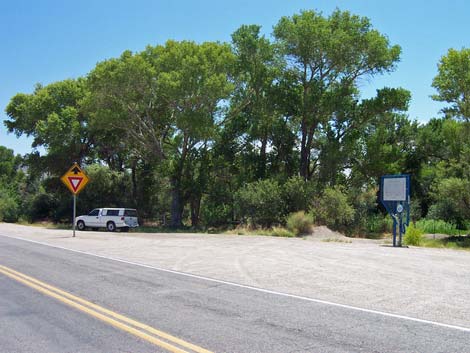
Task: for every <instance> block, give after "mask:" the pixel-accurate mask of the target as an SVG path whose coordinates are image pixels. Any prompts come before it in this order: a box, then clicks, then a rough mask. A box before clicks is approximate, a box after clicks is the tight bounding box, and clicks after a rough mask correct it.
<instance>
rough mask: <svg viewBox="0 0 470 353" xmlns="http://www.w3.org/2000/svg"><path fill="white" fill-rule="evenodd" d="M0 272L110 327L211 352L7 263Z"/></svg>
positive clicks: (179, 352) (185, 350) (173, 346)
mask: <svg viewBox="0 0 470 353" xmlns="http://www.w3.org/2000/svg"><path fill="white" fill-rule="evenodd" d="M0 273H2V274H4V275H5V276H7V277H9V278H11V279H14V280H16V281H18V282H20V283H23V284H24V285H26V286H28V287H31V288H33V289H35V290H37V291H38V292H41V293H43V294H45V295H48V296H50V297H52V298H55V299H57V300H59V301H60V302H62V303H64V304H67V305H69V306H71V307H73V308H75V309H78V310H80V311H82V312H84V313H87V314H89V315H91V316H93V317H95V318H97V319H99V320H101V321H103V322H105V323H107V324H109V325H111V326H114V327H116V328H118V329H121V330H123V331H125V332H127V333H130V334H132V335H134V336H137V337H140V338H141V339H143V340H145V341H147V342H150V343H152V344H154V345H157V346H159V347H162V348H164V349H166V350H168V351H170V352H173V353H190V352H197V353H212V352H210V351H208V350H206V349H204V348H201V347H199V346H196V345H194V344H191V343H189V342H186V341H183V340H182V339H179V338H177V337H174V336H172V335H170V334H168V333H165V332H162V331H160V330H157V329H155V328H153V327H151V326H148V325H146V324H143V323H141V322H139V321H136V320H133V319H130V318H128V317H126V316H124V315H121V314H118V313H115V312H114V311H111V310H108V309H106V308H103V307H101V306H99V305H96V304H93V303H91V302H89V301H87V300H85V299H82V298H79V297H77V296H75V295H73V294H70V293H68V292H65V291H63V290H61V289H59V288H56V287H53V286H51V285H49V284H47V283H44V282H41V281H39V280H37V279H35V278H33V277H30V276H27V275H25V274H23V273H21V272H18V271H15V270H13V269H11V268H8V267H6V266H3V265H0Z"/></svg>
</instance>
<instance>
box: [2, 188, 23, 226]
mask: <svg viewBox="0 0 470 353" xmlns="http://www.w3.org/2000/svg"><path fill="white" fill-rule="evenodd" d="M19 212H20V209H19V206H18V203H17V202H16V200H15V199H14V198H13V197H11V196H9V195H7V194H6V193H5V194H3V193H2V194H1V197H0V221H2V222H16V221H17V220H18V217H19Z"/></svg>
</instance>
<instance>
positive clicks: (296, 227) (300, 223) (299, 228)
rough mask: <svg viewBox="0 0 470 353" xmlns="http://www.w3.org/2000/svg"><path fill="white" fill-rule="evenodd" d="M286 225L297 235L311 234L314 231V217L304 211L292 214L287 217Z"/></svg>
mask: <svg viewBox="0 0 470 353" xmlns="http://www.w3.org/2000/svg"><path fill="white" fill-rule="evenodd" d="M286 225H287V229H289V230H290V231H291V232H292V233H294V234H295V235H302V234H309V233H310V232H311V231H312V226H313V217H312V215H310V214H305V212H304V211H298V212H295V213H291V214H290V215H289V216H288V217H287V222H286Z"/></svg>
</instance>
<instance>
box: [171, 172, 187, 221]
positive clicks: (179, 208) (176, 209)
mask: <svg viewBox="0 0 470 353" xmlns="http://www.w3.org/2000/svg"><path fill="white" fill-rule="evenodd" d="M171 184H172V188H171V220H170V227H171V228H180V227H182V226H183V209H184V205H183V200H182V197H181V190H180V182H179V180H176V179H172V180H171Z"/></svg>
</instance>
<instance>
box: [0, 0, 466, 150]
mask: <svg viewBox="0 0 470 353" xmlns="http://www.w3.org/2000/svg"><path fill="white" fill-rule="evenodd" d="M336 7H337V8H339V9H341V10H349V11H351V12H352V13H355V14H358V15H361V16H366V17H369V18H370V20H371V22H372V24H373V26H374V28H376V29H378V30H379V31H380V32H381V33H383V34H385V35H387V36H388V37H389V39H390V42H391V43H392V44H399V45H400V46H401V47H402V51H403V52H402V56H401V62H400V63H399V64H398V67H397V69H396V70H395V71H394V72H393V73H391V74H387V75H385V76H381V77H378V78H374V79H372V80H368V81H363V82H362V83H361V89H362V91H363V92H364V96H370V95H372V94H373V93H374V92H375V90H376V89H378V88H381V87H384V86H389V87H404V88H406V89H408V90H410V91H411V93H412V102H411V106H410V110H409V116H410V118H412V119H418V120H419V121H422V122H425V121H427V120H429V118H431V117H435V116H439V110H440V108H442V104H440V103H437V102H433V101H432V100H431V98H430V97H429V96H430V95H431V94H433V93H434V90H433V89H432V87H431V82H432V79H433V77H434V76H435V75H436V73H437V63H438V61H439V59H440V58H441V57H442V55H444V54H445V53H446V52H447V50H448V49H449V48H455V49H461V48H463V47H467V48H468V47H470V43H469V41H470V30H469V29H470V25H469V22H468V15H469V14H470V2H468V1H464V0H459V1H457V0H448V1H442V0H441V1H434V0H431V1H429V0H428V1H424V0H423V1H421V0H419V1H414V0H408V1H403V0H393V1H391V0H389V1H379V0H376V1H372V0H349V1H346V0H345V1H332V0H324V1H313V0H311V1H307V0H283V1H281V0H251V1H246V0H239V1H230V2H228V1H220V0H219V1H213V0H207V1H205V0H200V1H189V0H186V1H182V0H154V1H150V0H133V1H130V0H129V1H119V0H114V1H108V0H95V1H90V0H82V1H67V0H62V1H52V0H42V1H32V0H31V1H25V0H16V1H9V0H4V1H1V2H0V46H1V49H0V107H1V109H0V120H1V121H2V122H1V123H0V145H3V146H7V147H8V148H12V149H14V150H15V152H16V153H21V154H24V153H28V152H30V151H31V139H27V138H24V137H21V138H19V139H18V138H16V136H15V135H13V134H7V132H6V128H5V126H4V124H3V120H4V119H6V118H7V116H6V115H5V113H4V109H5V107H6V105H7V104H8V102H9V100H10V98H11V97H12V96H14V95H15V94H16V93H18V92H24V93H30V92H31V91H32V90H33V88H34V85H35V84H36V83H38V82H39V83H43V84H48V83H51V82H54V81H59V80H63V79H66V78H76V77H79V76H83V75H86V74H87V73H88V72H89V71H90V70H91V69H92V68H93V67H94V66H95V64H96V63H97V62H99V61H102V60H104V59H107V58H111V57H116V56H119V55H120V54H121V53H122V52H123V51H124V50H126V49H130V50H132V51H140V50H143V49H144V48H145V46H146V45H148V44H152V45H155V44H162V43H164V42H165V41H166V40H167V39H176V40H183V39H189V40H195V41H198V42H201V41H229V40H230V35H231V33H233V32H234V31H235V30H236V29H237V28H238V27H239V26H240V25H242V24H259V25H261V26H262V27H263V31H264V33H265V34H266V35H270V34H271V32H272V27H273V26H274V25H275V24H276V23H277V22H278V20H279V19H280V18H281V17H282V16H290V15H292V14H294V13H298V12H299V11H300V10H302V9H315V10H318V11H322V12H323V13H324V14H325V15H328V14H330V13H331V11H332V10H334V9H335V8H336Z"/></svg>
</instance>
